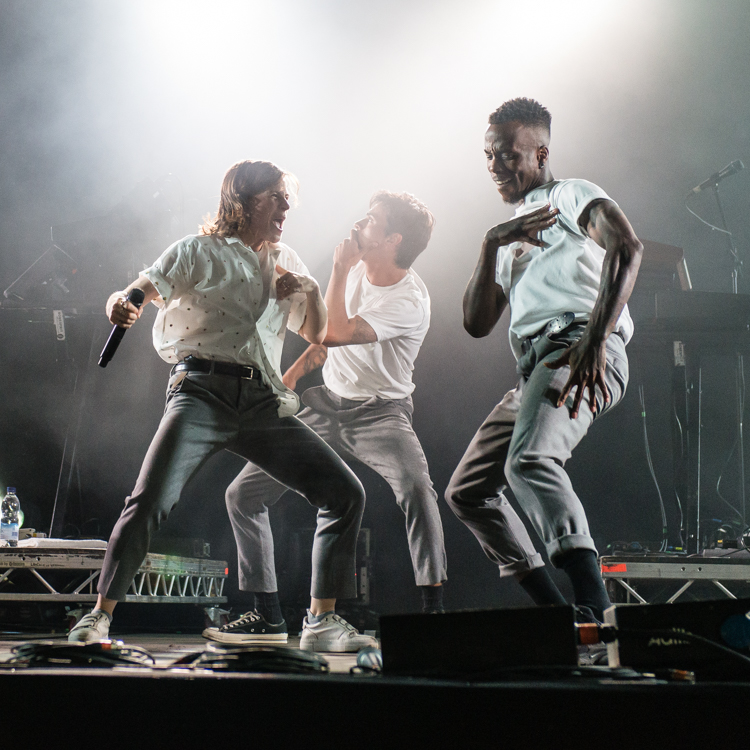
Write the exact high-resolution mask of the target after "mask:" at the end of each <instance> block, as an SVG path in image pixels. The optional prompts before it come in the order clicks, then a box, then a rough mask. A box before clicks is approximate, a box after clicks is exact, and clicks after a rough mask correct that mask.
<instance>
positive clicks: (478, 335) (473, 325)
mask: <svg viewBox="0 0 750 750" xmlns="http://www.w3.org/2000/svg"><path fill="white" fill-rule="evenodd" d="M464 330H465V331H466V333H468V334H469V336H471V337H472V338H474V339H483V338H484V337H485V336H487V335H489V333H490V331H491V330H492V328H489V329H488V328H487V326H486V325H482V324H481V323H480V322H479V321H476V320H469V319H468V318H464Z"/></svg>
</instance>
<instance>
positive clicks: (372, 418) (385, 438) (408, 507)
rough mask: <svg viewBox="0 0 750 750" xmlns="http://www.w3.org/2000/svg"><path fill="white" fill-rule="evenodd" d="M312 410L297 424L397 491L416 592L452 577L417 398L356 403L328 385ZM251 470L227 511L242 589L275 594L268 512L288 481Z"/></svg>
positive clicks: (307, 396) (316, 394)
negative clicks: (417, 419) (416, 420)
mask: <svg viewBox="0 0 750 750" xmlns="http://www.w3.org/2000/svg"><path fill="white" fill-rule="evenodd" d="M302 401H303V403H304V404H305V405H306V406H307V407H308V408H306V409H305V410H304V411H302V412H301V413H300V414H299V419H300V420H301V421H303V422H304V423H305V424H307V425H309V426H310V427H311V428H312V429H313V430H315V432H316V433H317V434H318V435H320V437H322V438H323V439H324V440H325V441H326V442H327V443H328V444H329V445H331V447H332V448H334V449H335V450H336V451H337V452H338V454H339V455H340V456H342V457H343V458H344V459H348V460H351V459H357V460H359V461H361V462H362V463H364V464H366V465H367V466H369V467H370V468H371V469H374V470H375V471H376V472H377V473H378V474H380V476H382V477H383V478H384V479H385V480H386V481H387V482H388V484H389V485H390V486H391V488H392V489H393V492H394V494H395V495H396V502H397V503H398V505H399V507H400V508H401V510H403V512H404V515H405V516H406V535H407V539H408V542H409V551H410V553H411V561H412V566H413V568H414V577H415V579H416V583H417V585H418V586H426V585H430V584H435V583H441V582H442V581H444V580H445V579H446V562H445V545H444V543H443V526H442V523H441V521H440V513H439V510H438V504H437V494H436V493H435V490H434V489H433V487H432V481H431V480H430V475H429V471H428V468H427V461H426V459H425V457H424V453H423V451H422V446H421V445H420V444H419V440H418V439H417V436H416V435H415V433H414V430H413V428H412V424H411V416H412V409H413V407H412V401H411V398H410V397H409V398H405V399H398V400H392V401H391V400H384V399H378V398H371V399H369V400H367V401H364V402H363V401H351V400H349V399H345V398H341V397H339V396H337V395H336V394H335V393H333V392H331V391H329V390H328V389H327V388H326V387H325V386H321V387H318V388H310V389H309V390H307V391H305V393H304V394H303V396H302ZM254 463H256V465H253V464H252V463H251V464H248V465H247V466H246V467H245V469H243V471H242V472H240V474H238V476H237V478H236V479H235V480H234V481H233V482H232V484H230V485H229V487H228V489H227V494H226V501H227V510H228V511H229V518H230V520H231V522H232V528H233V529H234V535H235V539H236V540H237V552H238V555H239V574H240V588H241V589H242V590H243V591H267V592H270V591H276V568H275V565H274V547H273V535H272V533H271V525H270V522H269V518H268V509H269V507H270V506H272V505H273V504H274V503H276V502H277V501H278V500H279V498H280V497H281V496H282V495H283V494H284V493H285V492H286V490H287V488H288V487H289V488H291V489H294V487H291V485H289V484H288V483H287V482H284V481H283V480H281V483H279V481H276V479H278V478H276V479H275V478H274V477H273V476H269V473H268V472H266V471H264V467H262V466H260V465H259V464H257V462H254Z"/></svg>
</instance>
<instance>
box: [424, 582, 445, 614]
mask: <svg viewBox="0 0 750 750" xmlns="http://www.w3.org/2000/svg"><path fill="white" fill-rule="evenodd" d="M417 588H418V589H419V590H420V591H421V592H422V612H424V613H426V614H431V613H433V612H445V609H444V608H443V587H442V586H417Z"/></svg>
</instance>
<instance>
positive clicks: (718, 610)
mask: <svg viewBox="0 0 750 750" xmlns="http://www.w3.org/2000/svg"><path fill="white" fill-rule="evenodd" d="M604 619H605V622H606V623H607V624H609V625H614V626H616V627H617V629H618V630H619V631H621V632H620V634H619V635H618V638H617V640H616V641H615V642H614V643H610V644H608V647H607V648H608V657H609V665H610V666H611V667H619V666H623V667H632V668H633V669H637V670H640V671H651V670H655V669H665V668H666V669H684V670H688V671H691V672H695V674H696V677H698V678H699V679H735V678H743V679H748V678H750V661H747V662H745V661H743V660H742V658H740V657H735V656H733V655H732V654H731V653H727V652H726V651H722V650H721V649H719V648H716V647H713V646H711V644H708V643H705V642H701V641H699V640H697V639H692V638H691V637H690V635H691V634H692V635H695V636H699V637H702V638H706V639H708V640H709V641H712V642H714V643H717V644H719V645H720V646H723V647H724V648H725V649H731V650H732V651H736V652H737V653H738V654H741V655H743V656H746V657H750V599H720V600H716V601H700V602H683V603H678V602H675V603H674V604H645V605H642V604H618V605H617V606H616V607H611V608H610V609H608V610H607V611H606V612H605V613H604Z"/></svg>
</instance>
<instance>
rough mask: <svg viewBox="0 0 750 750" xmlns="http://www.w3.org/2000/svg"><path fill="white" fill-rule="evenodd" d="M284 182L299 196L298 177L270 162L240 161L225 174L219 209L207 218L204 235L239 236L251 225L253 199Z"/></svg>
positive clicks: (203, 227) (203, 230)
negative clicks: (281, 181)
mask: <svg viewBox="0 0 750 750" xmlns="http://www.w3.org/2000/svg"><path fill="white" fill-rule="evenodd" d="M281 179H283V180H284V183H285V185H286V189H287V190H288V191H289V192H290V193H292V194H293V195H295V196H296V192H297V185H298V184H297V178H296V177H295V176H294V175H292V174H290V173H289V172H285V171H284V170H283V169H281V167H277V166H276V165H275V164H273V163H272V162H270V161H250V160H247V161H240V162H237V164H234V165H232V166H231V167H229V169H228V170H227V173H226V174H225V175H224V181H223V182H222V185H221V196H220V197H219V210H218V211H217V212H216V216H215V217H214V218H213V219H212V218H210V217H207V218H206V220H205V222H204V224H203V226H202V227H201V234H215V235H218V236H219V237H236V236H238V235H239V233H240V232H243V231H244V230H245V229H246V228H247V227H248V226H250V211H251V209H252V206H253V199H254V197H255V196H256V195H258V194H259V193H262V192H264V191H266V190H268V189H269V188H272V187H273V186H274V185H275V184H276V183H277V182H278V181H279V180H281Z"/></svg>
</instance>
